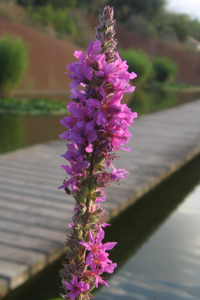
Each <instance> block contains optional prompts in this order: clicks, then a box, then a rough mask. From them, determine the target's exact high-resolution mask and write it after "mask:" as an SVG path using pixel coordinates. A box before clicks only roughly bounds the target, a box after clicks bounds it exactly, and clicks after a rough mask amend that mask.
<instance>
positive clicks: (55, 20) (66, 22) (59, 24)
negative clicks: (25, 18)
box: [27, 4, 77, 36]
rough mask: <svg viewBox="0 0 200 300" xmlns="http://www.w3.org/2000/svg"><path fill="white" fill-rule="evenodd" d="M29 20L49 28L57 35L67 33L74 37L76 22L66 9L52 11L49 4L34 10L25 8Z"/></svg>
mask: <svg viewBox="0 0 200 300" xmlns="http://www.w3.org/2000/svg"><path fill="white" fill-rule="evenodd" d="M27 11H28V12H29V14H30V16H31V18H32V19H33V20H34V21H36V22H38V23H40V24H41V25H42V26H51V27H53V28H54V29H55V30H56V31H57V32H58V33H68V34H71V35H72V36H76V34H77V28H76V20H75V17H74V16H71V15H70V14H69V13H68V9H66V8H63V9H61V8H57V9H54V8H53V6H52V5H51V4H47V5H45V6H40V7H38V8H36V9H34V7H32V6H30V7H28V8H27Z"/></svg>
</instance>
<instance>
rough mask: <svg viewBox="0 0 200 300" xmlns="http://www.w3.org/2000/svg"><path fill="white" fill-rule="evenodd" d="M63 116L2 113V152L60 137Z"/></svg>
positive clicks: (0, 136)
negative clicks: (9, 114) (7, 114)
mask: <svg viewBox="0 0 200 300" xmlns="http://www.w3.org/2000/svg"><path fill="white" fill-rule="evenodd" d="M62 118H63V116H41V117H38V116H29V117H28V116H6V115H5V116H4V115H0V154H1V153H6V152H9V151H13V150H15V149H19V148H23V147H26V146H30V145H33V144H38V143H43V142H46V141H48V140H51V139H57V138H59V135H60V134H61V133H62V132H63V131H64V127H63V125H61V124H60V119H62Z"/></svg>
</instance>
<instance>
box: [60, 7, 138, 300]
mask: <svg viewBox="0 0 200 300" xmlns="http://www.w3.org/2000/svg"><path fill="white" fill-rule="evenodd" d="M113 16H114V12H113V8H111V7H109V6H107V7H105V8H104V11H103V14H102V16H100V25H99V26H98V27H97V28H96V36H95V37H96V41H95V42H93V41H92V39H91V41H90V45H89V46H88V48H87V53H86V55H85V54H84V53H83V52H82V51H75V53H74V56H75V57H76V58H77V59H78V61H77V62H75V63H71V64H70V65H69V66H67V68H68V70H69V71H70V72H71V73H68V76H69V77H70V78H71V80H72V82H71V83H70V87H71V95H70V98H72V101H71V102H70V103H69V104H68V105H67V107H68V111H69V112H70V114H71V115H70V116H66V117H65V118H64V119H62V120H61V123H62V124H63V125H64V126H65V127H66V128H67V131H65V132H64V133H63V134H61V136H60V137H61V138H62V139H65V140H67V141H69V143H68V144H67V152H66V153H65V154H64V155H62V156H63V157H64V158H65V159H66V160H67V161H68V163H69V164H68V165H62V166H61V168H62V169H64V170H65V171H66V173H67V175H68V177H67V178H66V179H65V180H64V183H63V185H62V186H61V187H60V188H63V189H65V191H66V192H67V193H68V194H71V195H72V196H73V197H74V198H75V207H74V216H73V217H72V221H71V223H70V224H69V227H70V232H69V235H68V236H67V241H66V245H67V254H66V260H65V261H64V262H63V268H62V269H61V270H60V274H61V277H62V284H63V289H64V293H63V294H62V295H61V296H62V297H63V299H64V300H69V299H76V300H88V299H91V298H93V297H92V295H91V291H92V290H93V289H94V288H95V287H96V288H97V287H98V285H99V283H100V284H102V285H107V286H108V284H107V282H106V280H105V278H103V277H102V275H103V274H104V273H105V272H107V273H113V271H114V269H115V268H116V266H117V264H116V263H113V262H112V261H111V260H110V259H109V254H108V252H106V251H107V250H111V249H112V248H113V247H114V246H115V245H116V244H117V243H116V242H108V243H105V244H103V243H102V240H103V239H104V236H105V233H104V230H103V228H104V227H106V226H109V224H107V223H105V210H104V209H103V208H101V206H100V203H101V202H103V201H105V200H106V194H105V192H104V189H105V188H107V187H108V186H109V185H110V183H111V182H113V181H114V182H117V183H118V182H119V180H120V179H121V178H126V177H127V176H128V172H126V171H125V169H123V168H119V169H116V168H115V167H114V166H113V160H114V159H118V158H119V157H118V156H117V155H116V153H115V152H116V151H117V150H118V149H124V150H126V151H130V150H131V149H130V148H128V147H125V146H124V145H125V144H126V143H127V142H128V140H129V139H130V137H131V133H130V132H129V131H128V127H129V126H131V124H132V123H133V119H134V118H136V117H137V113H132V112H131V110H130V109H129V108H128V107H127V106H126V104H121V99H122V97H123V94H124V93H125V92H126V93H131V92H133V91H134V89H135V87H133V86H131V85H130V84H129V79H133V78H135V77H136V74H135V73H129V72H128V71H127V69H128V66H127V64H126V62H125V61H124V62H123V61H122V60H121V58H120V56H119V54H118V52H115V51H114V49H115V47H116V44H117V41H116V40H115V39H114V35H115V31H114V25H115V20H114V19H113ZM79 85H81V86H82V87H83V89H82V90H81V91H80V89H78V86H79Z"/></svg>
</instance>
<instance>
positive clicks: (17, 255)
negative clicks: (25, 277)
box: [0, 244, 47, 275]
mask: <svg viewBox="0 0 200 300" xmlns="http://www.w3.org/2000/svg"><path fill="white" fill-rule="evenodd" d="M0 260H4V261H10V262H14V263H15V262H16V263H20V264H26V265H27V266H29V272H30V274H31V275H34V274H36V273H37V272H39V271H41V270H42V269H44V267H45V266H46V265H47V255H46V254H43V253H38V252H34V251H32V250H28V249H26V250H25V249H19V248H16V247H13V246H8V245H1V244H0Z"/></svg>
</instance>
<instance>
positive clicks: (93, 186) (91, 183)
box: [89, 181, 98, 194]
mask: <svg viewBox="0 0 200 300" xmlns="http://www.w3.org/2000/svg"><path fill="white" fill-rule="evenodd" d="M97 187H98V184H97V182H96V181H92V182H90V185H89V191H90V194H91V193H93V192H94V191H96V189H97Z"/></svg>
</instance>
